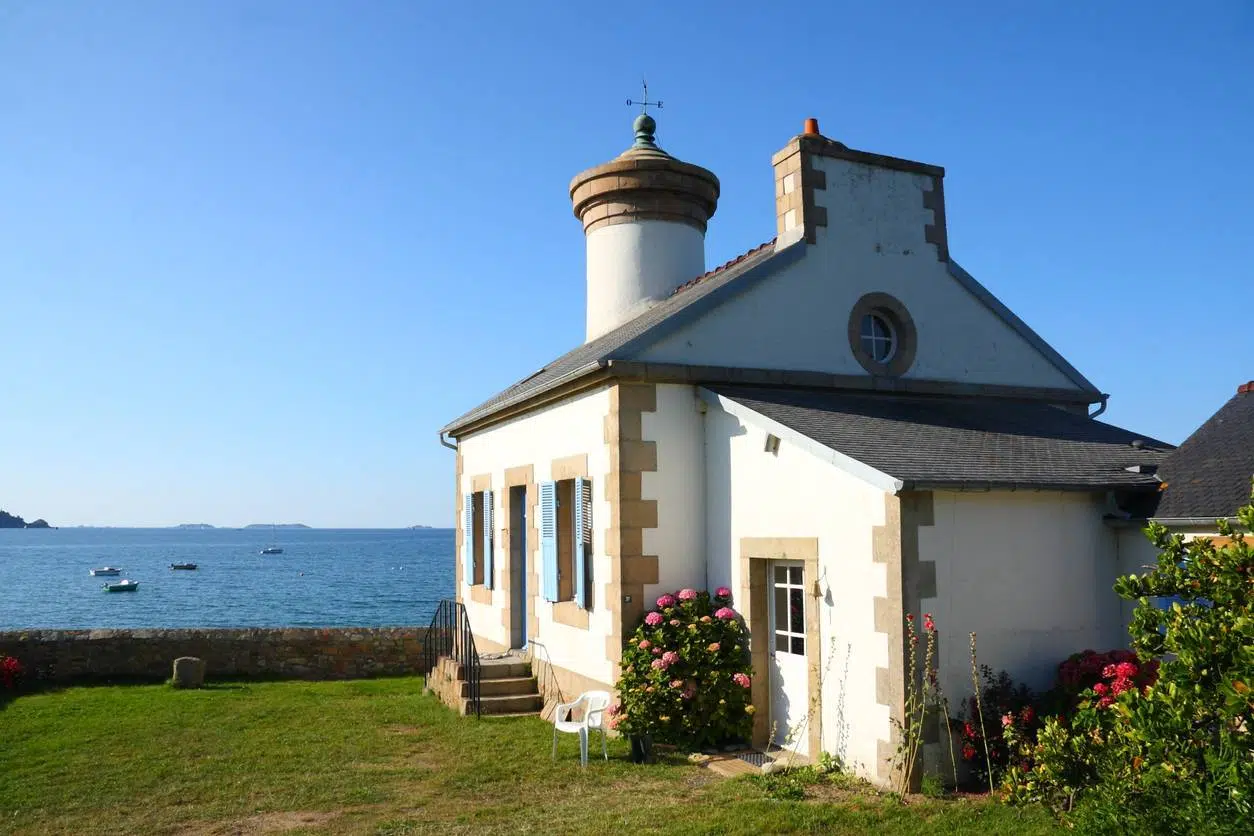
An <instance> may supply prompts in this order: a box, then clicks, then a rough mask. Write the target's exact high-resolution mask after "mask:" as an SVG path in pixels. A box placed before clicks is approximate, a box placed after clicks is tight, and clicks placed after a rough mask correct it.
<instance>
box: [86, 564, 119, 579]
mask: <svg viewBox="0 0 1254 836" xmlns="http://www.w3.org/2000/svg"><path fill="white" fill-rule="evenodd" d="M91 573H92V576H94V577H99V576H101V575H120V574H122V570H121V569H118V568H115V567H113V566H101V567H100V568H99V569H92V570H91Z"/></svg>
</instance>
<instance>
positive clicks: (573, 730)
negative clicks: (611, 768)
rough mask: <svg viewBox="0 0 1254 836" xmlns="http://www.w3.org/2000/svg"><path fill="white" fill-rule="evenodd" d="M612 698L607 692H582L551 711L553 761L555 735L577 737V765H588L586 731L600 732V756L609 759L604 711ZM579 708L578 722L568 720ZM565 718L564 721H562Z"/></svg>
mask: <svg viewBox="0 0 1254 836" xmlns="http://www.w3.org/2000/svg"><path fill="white" fill-rule="evenodd" d="M611 699H612V697H611V696H610V693H609V692H608V691H584V692H583V693H582V694H580V695H579V696H578V697H577V698H576V699H575V701H574V702H567V703H558V705H557V708H555V709H553V760H557V733H558V732H565V733H567V734H577V735H579V763H580V764H581V765H583V766H585V767H586V766H587V765H588V730H589V729H599V730H600V731H601V755H602V756H603V757H604V758H605V759H606V760H609V759H610V755H609V751H608V749H606V746H605V710H606V709H607V708H609V707H610V701H611ZM580 706H582V707H583V715H582V717H581V718H580V719H578V720H572V719H570V717H571V714H572V712H574V710H575V709H576V708H579V707H580ZM563 718H565V719H563Z"/></svg>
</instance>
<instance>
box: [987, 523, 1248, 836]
mask: <svg viewBox="0 0 1254 836" xmlns="http://www.w3.org/2000/svg"><path fill="white" fill-rule="evenodd" d="M1238 517H1239V519H1240V521H1241V523H1242V525H1243V527H1244V528H1246V529H1254V504H1251V505H1248V506H1246V507H1245V508H1242V509H1241V510H1240V511H1239V512H1238ZM1219 531H1220V533H1221V534H1222V535H1224V536H1225V537H1228V538H1231V539H1230V540H1229V541H1228V542H1227V543H1226V544H1225V545H1223V546H1219V547H1217V546H1216V545H1215V544H1214V542H1213V541H1212V540H1211V539H1209V538H1199V539H1195V540H1191V541H1188V542H1185V540H1184V538H1183V537H1182V536H1181V535H1179V534H1171V533H1170V532H1168V531H1167V529H1165V528H1164V527H1163V526H1161V525H1157V524H1152V525H1150V526H1149V528H1148V529H1147V534H1148V536H1149V537H1150V539H1151V540H1152V541H1153V542H1154V544H1155V545H1156V546H1157V547H1158V549H1159V550H1160V554H1159V557H1158V560H1157V564H1156V565H1155V566H1154V568H1152V569H1151V570H1150V571H1148V572H1147V573H1145V574H1144V575H1140V576H1137V575H1129V576H1127V577H1124V578H1120V579H1119V580H1118V581H1117V582H1116V584H1115V590H1116V591H1117V592H1118V593H1119V594H1120V595H1122V596H1123V597H1124V598H1128V599H1133V600H1136V601H1137V602H1138V603H1137V607H1136V610H1135V611H1134V613H1133V617H1132V624H1131V626H1130V628H1129V632H1130V634H1131V638H1132V646H1133V648H1135V649H1136V651H1137V652H1138V653H1139V654H1140V655H1139V658H1138V659H1137V660H1135V661H1133V660H1131V659H1126V660H1124V661H1121V662H1119V663H1117V664H1115V663H1111V664H1107V665H1106V666H1105V667H1103V668H1102V671H1101V673H1100V677H1099V681H1095V682H1092V681H1089V682H1088V684H1089V685H1090V686H1091V687H1089V688H1087V689H1086V690H1084V691H1083V692H1082V693H1081V694H1080V696H1079V699H1078V702H1077V704H1076V710H1075V712H1074V715H1072V716H1070V717H1062V718H1053V719H1050V720H1048V721H1047V722H1046V723H1045V725H1044V727H1043V728H1042V729H1041V730H1040V731H1039V733H1038V734H1037V736H1036V738H1035V740H1032V739H1031V738H1030V736H1028V735H1016V734H1015V732H1014V730H1011V731H1010V733H1009V735H1008V737H1009V743H1010V746H1011V748H1012V750H1013V752H1014V756H1013V757H1012V760H1014V759H1015V758H1017V759H1018V760H1017V762H1016V763H1014V764H1013V765H1012V766H1011V768H1010V770H1009V772H1008V775H1007V780H1006V782H1005V784H1004V789H1005V791H1006V793H1007V795H1008V797H1009V798H1010V799H1011V800H1015V801H1034V802H1040V803H1043V804H1046V805H1049V806H1050V807H1051V808H1053V809H1054V810H1055V811H1058V812H1060V813H1062V814H1065V816H1066V818H1067V821H1068V824H1070V825H1071V826H1073V827H1074V828H1075V829H1076V830H1077V831H1078V832H1080V833H1120V834H1166V833H1190V834H1194V833H1197V834H1227V833H1237V832H1250V830H1251V828H1254V806H1252V805H1254V798H1252V795H1254V736H1252V733H1254V613H1252V612H1251V607H1250V601H1251V597H1252V595H1254V549H1251V547H1250V545H1249V544H1248V543H1247V542H1246V541H1245V538H1244V537H1243V535H1242V534H1240V533H1238V532H1235V531H1234V530H1233V529H1232V527H1231V526H1230V525H1228V523H1227V522H1224V521H1221V522H1220V523H1219ZM1163 599H1170V600H1171V601H1172V603H1171V605H1170V606H1169V607H1164V606H1162V605H1161V603H1159V602H1161V601H1162V600H1163ZM1141 659H1145V660H1146V661H1145V663H1144V664H1140V660H1141ZM1155 677H1156V678H1155ZM1086 681H1087V680H1086Z"/></svg>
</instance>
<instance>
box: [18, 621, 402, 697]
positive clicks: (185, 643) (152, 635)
mask: <svg viewBox="0 0 1254 836" xmlns="http://www.w3.org/2000/svg"><path fill="white" fill-rule="evenodd" d="M426 632H427V629H426V628H425V627H329V628H322V627H317V628H308V629H307V628H299V629H298V628H273V629H270V628H246V629H203V630H200V629H190V630H23V631H15V632H0V656H14V657H16V658H17V659H18V660H19V661H20V662H21V663H22V664H23V666H25V668H26V669H27V671H28V672H30V673H32V674H34V678H35V679H36V680H40V681H44V682H56V683H67V682H81V681H90V680H96V681H102V680H103V681H109V680H153V681H160V680H165V679H169V678H170V672H171V669H172V665H173V662H174V660H175V659H176V658H177V657H179V656H198V657H200V658H201V659H204V660H205V665H206V669H205V677H206V679H209V680H212V679H215V678H217V679H227V678H231V679H247V678H254V677H255V678H282V679H363V678H368V677H373V676H404V675H409V674H419V673H423V671H422V670H421V667H422V645H423V639H424V637H425V636H426Z"/></svg>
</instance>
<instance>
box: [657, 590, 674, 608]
mask: <svg viewBox="0 0 1254 836" xmlns="http://www.w3.org/2000/svg"><path fill="white" fill-rule="evenodd" d="M673 606H675V596H674V595H671V594H670V593H669V592H668V593H666V594H665V595H663V596H662V597H661V598H658V599H657V608H658V609H659V610H664V609H666V608H667V607H673Z"/></svg>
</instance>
